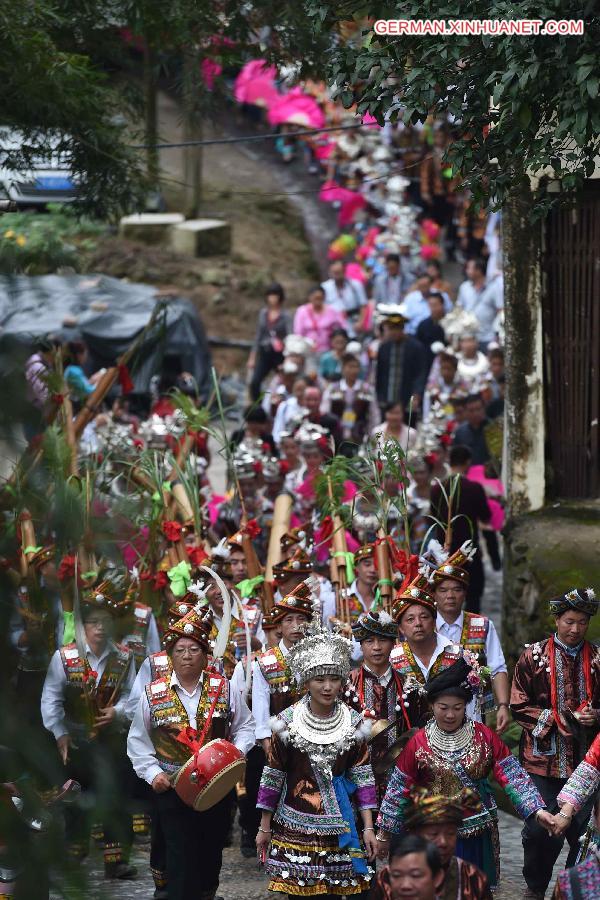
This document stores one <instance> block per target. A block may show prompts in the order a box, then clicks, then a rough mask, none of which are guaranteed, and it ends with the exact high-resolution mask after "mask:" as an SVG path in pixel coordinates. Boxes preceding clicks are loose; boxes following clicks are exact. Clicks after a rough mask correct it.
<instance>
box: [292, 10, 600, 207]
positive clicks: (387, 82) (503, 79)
mask: <svg viewBox="0 0 600 900" xmlns="http://www.w3.org/2000/svg"><path fill="white" fill-rule="evenodd" d="M306 9H307V12H308V15H309V17H310V18H311V19H312V21H313V24H314V27H315V29H316V31H318V32H327V31H331V30H332V29H335V28H337V27H338V25H339V22H340V21H343V20H348V19H351V18H355V19H357V20H359V21H362V22H363V23H366V21H367V19H370V20H376V19H386V18H394V19H397V18H403V19H437V20H440V19H444V20H451V19H464V18H467V17H468V18H474V19H490V18H494V19H542V20H544V21H546V20H548V19H582V18H583V19H584V20H585V31H584V34H583V35H582V36H570V37H566V36H560V37H550V36H546V35H539V36H532V37H511V36H499V37H491V36H453V37H451V38H450V37H447V36H410V35H403V36H402V37H401V38H393V37H387V36H378V35H375V34H374V32H373V31H372V30H371V28H370V27H369V25H367V24H364V25H363V26H362V33H360V32H359V37H358V39H357V40H355V41H354V42H352V43H345V44H340V45H338V46H336V47H335V48H333V49H332V52H331V53H330V54H329V55H328V59H327V61H328V75H329V78H330V80H332V81H333V80H335V82H336V84H337V86H338V90H339V95H340V99H341V100H342V102H343V103H344V104H345V105H347V104H348V100H349V95H350V96H351V98H352V99H353V100H355V101H357V103H358V111H359V113H364V112H366V111H369V112H371V113H372V114H373V115H375V116H376V117H377V119H378V121H379V122H381V123H382V122H383V119H384V116H385V115H386V114H389V115H390V118H391V120H392V121H394V120H395V119H396V117H397V116H398V114H399V112H400V110H403V111H402V113H401V114H402V116H403V119H404V121H410V122H412V123H416V122H424V121H425V119H426V118H427V117H428V115H431V114H432V113H433V114H434V115H440V116H446V115H448V114H450V115H451V116H452V117H454V119H458V120H460V123H461V129H460V130H461V132H462V137H460V138H458V139H457V140H456V141H454V143H453V144H452V146H451V147H450V149H449V151H448V156H447V158H448V162H449V163H450V165H451V166H452V168H453V169H454V170H455V171H456V172H458V173H460V174H461V175H462V177H463V179H464V181H465V183H466V184H467V185H468V186H469V188H470V189H471V190H472V192H473V194H474V196H475V198H476V200H477V201H482V202H490V200H491V201H492V202H495V203H496V204H498V205H501V204H502V202H503V201H504V200H505V199H506V197H507V196H508V195H509V194H510V193H511V192H518V191H519V190H520V186H521V185H522V184H523V182H524V180H525V179H526V178H527V177H528V176H529V175H530V174H533V175H540V176H547V175H555V176H556V177H558V178H560V181H561V184H562V188H563V190H564V191H571V190H574V189H576V188H578V187H580V186H581V184H582V182H583V180H584V179H585V178H588V177H590V176H591V174H592V172H593V171H594V160H595V157H596V156H597V155H598V153H599V150H600V97H599V96H598V90H599V85H600V56H599V55H598V52H597V48H598V43H599V41H600V19H599V18H598V17H597V16H592V15H591V12H592V10H593V9H594V6H593V4H587V6H585V7H583V6H582V4H581V3H578V2H576V0H545V2H544V3H533V2H529V0H521V2H508V0H500V2H496V3H494V4H493V6H492V7H490V4H489V3H487V2H484V0H473V2H471V3H469V4H468V9H466V7H465V4H464V3H461V2H459V0H452V2H449V0H446V2H442V3H440V2H439V0H419V2H416V0H407V2H403V3H402V4H400V6H398V5H397V4H392V3H365V2H364V0H343V2H337V3H336V2H333V3H329V4H327V5H325V6H324V5H323V3H322V2H320V0H307V3H306ZM553 197H554V198H556V197H557V195H552V196H549V195H548V194H546V193H545V184H544V180H543V178H542V181H541V182H540V184H539V185H538V186H537V188H536V192H535V204H536V207H535V208H536V211H537V213H538V214H543V213H544V212H545V211H546V210H547V209H548V208H549V206H550V205H551V203H552V202H553V199H552V198H553Z"/></svg>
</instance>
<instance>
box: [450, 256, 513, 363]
mask: <svg viewBox="0 0 600 900" xmlns="http://www.w3.org/2000/svg"><path fill="white" fill-rule="evenodd" d="M465 273H466V276H467V278H466V281H463V283H462V284H461V286H460V287H459V289H458V295H457V297H456V304H457V306H460V307H462V309H464V310H465V311H466V312H470V313H472V314H473V315H474V316H475V317H476V319H477V321H478V322H479V334H478V340H479V349H480V350H481V351H482V352H483V353H485V352H486V350H487V346H488V344H489V343H490V341H494V340H496V334H495V331H494V322H495V321H496V317H497V315H498V313H499V312H500V310H502V309H503V308H504V283H503V280H502V275H501V274H499V273H496V274H495V275H494V276H493V277H492V278H491V279H490V280H489V281H486V265H485V263H484V262H483V260H481V259H470V260H469V261H468V262H467V265H466V268H465Z"/></svg>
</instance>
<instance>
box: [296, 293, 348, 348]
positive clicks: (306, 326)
mask: <svg viewBox="0 0 600 900" xmlns="http://www.w3.org/2000/svg"><path fill="white" fill-rule="evenodd" d="M346 325H347V322H346V316H345V315H344V313H342V312H340V311H339V310H336V309H332V308H331V307H330V306H326V305H325V292H324V291H323V289H322V288H320V287H316V288H313V290H312V291H311V292H310V294H309V295H308V303H304V304H303V305H302V306H299V307H298V309H297V310H296V315H295V316H294V334H300V335H302V337H305V338H308V339H309V340H311V341H312V342H313V343H314V345H315V351H316V352H317V353H324V352H325V351H326V350H329V339H330V337H331V332H332V331H333V329H334V328H345V327H346Z"/></svg>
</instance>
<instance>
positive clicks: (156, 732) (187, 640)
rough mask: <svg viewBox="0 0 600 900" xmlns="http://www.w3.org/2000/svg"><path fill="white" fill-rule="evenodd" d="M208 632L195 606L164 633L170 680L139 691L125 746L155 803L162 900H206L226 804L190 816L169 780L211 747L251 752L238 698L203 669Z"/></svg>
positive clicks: (215, 876)
mask: <svg viewBox="0 0 600 900" xmlns="http://www.w3.org/2000/svg"><path fill="white" fill-rule="evenodd" d="M211 627H212V615H211V613H210V612H207V611H206V608H205V607H200V606H196V607H194V608H193V609H192V610H190V612H189V613H187V614H186V615H185V616H184V617H183V618H182V619H180V620H179V621H178V622H176V623H175V624H174V625H173V626H172V627H171V628H169V629H168V631H167V633H166V635H165V644H166V646H167V650H168V653H169V656H170V658H171V661H172V666H173V668H172V672H171V673H170V674H167V675H164V676H163V677H162V678H158V679H157V680H156V681H154V682H152V684H150V685H147V687H146V689H145V692H144V694H143V696H141V697H140V701H139V704H138V707H137V709H136V712H135V716H134V719H133V722H132V723H131V728H130V729H129V736H128V739H127V752H128V754H129V758H130V760H131V764H132V766H133V768H134V770H135V773H136V775H137V776H138V777H139V778H142V779H143V780H144V781H146V782H147V783H148V784H150V785H151V786H152V790H153V791H154V792H155V794H156V797H157V806H158V816H159V818H160V823H161V827H162V830H163V833H164V836H165V841H166V869H167V882H168V896H169V900H188V898H189V897H198V898H202V900H214V897H215V895H216V892H217V888H218V886H219V875H220V871H221V865H222V860H223V846H224V843H225V839H226V837H227V832H228V830H229V821H230V809H231V805H230V797H229V796H226V797H224V798H223V799H222V800H220V801H219V802H218V803H216V804H215V805H214V806H212V807H211V808H210V809H208V810H206V811H204V812H197V811H195V810H194V809H192V807H190V806H187V805H186V804H185V803H184V802H183V801H182V800H181V799H180V798H179V796H178V795H177V794H176V793H175V791H174V790H173V785H172V777H173V775H174V774H175V773H176V772H178V771H179V769H180V768H181V766H182V765H184V764H185V763H186V762H187V760H188V759H189V757H190V756H191V755H192V754H193V753H194V752H195V751H196V750H197V749H199V748H200V747H203V746H204V745H205V744H207V743H209V742H210V741H211V740H215V739H217V738H225V739H227V740H229V741H231V742H232V743H233V744H235V746H236V747H237V748H238V750H240V751H241V752H242V753H244V754H245V753H247V752H248V751H249V750H250V748H251V747H252V746H253V744H254V720H253V718H252V714H251V712H250V710H249V709H248V707H247V705H246V703H245V702H244V700H243V698H242V697H241V696H240V695H239V694H238V693H237V692H235V691H232V690H231V689H230V685H229V682H228V680H227V678H226V677H225V676H224V675H221V674H220V673H218V672H217V671H216V670H214V669H211V668H209V667H208V666H207V661H208V650H209V635H210V631H211Z"/></svg>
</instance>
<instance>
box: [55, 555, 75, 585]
mask: <svg viewBox="0 0 600 900" xmlns="http://www.w3.org/2000/svg"><path fill="white" fill-rule="evenodd" d="M57 575H58V580H59V581H66V580H67V579H68V578H75V557H74V556H63V558H62V559H61V561H60V565H59V567H58V572H57Z"/></svg>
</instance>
